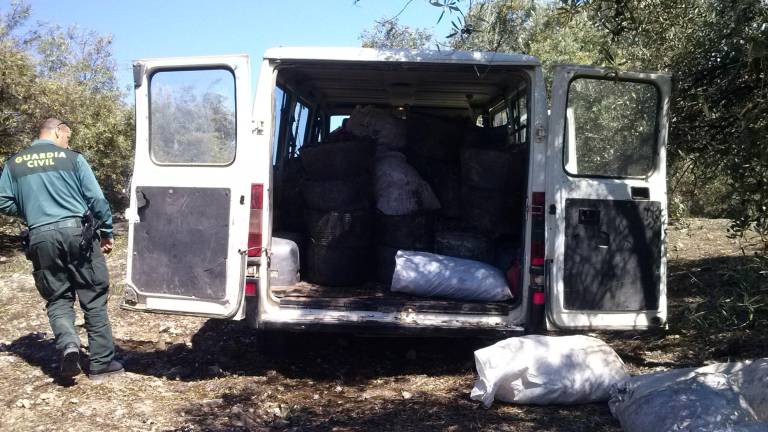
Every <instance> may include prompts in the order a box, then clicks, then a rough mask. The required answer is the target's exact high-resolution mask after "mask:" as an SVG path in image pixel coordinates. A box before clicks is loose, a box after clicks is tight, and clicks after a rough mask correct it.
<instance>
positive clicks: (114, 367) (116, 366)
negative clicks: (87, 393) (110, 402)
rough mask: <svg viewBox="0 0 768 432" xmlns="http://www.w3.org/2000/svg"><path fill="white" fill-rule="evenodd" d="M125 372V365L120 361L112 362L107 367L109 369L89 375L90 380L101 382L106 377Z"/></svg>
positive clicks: (99, 370)
mask: <svg viewBox="0 0 768 432" xmlns="http://www.w3.org/2000/svg"><path fill="white" fill-rule="evenodd" d="M123 372H125V369H123V364H122V363H120V362H119V361H116V360H112V361H111V362H110V363H109V365H107V367H104V368H101V369H96V370H92V371H91V373H89V374H88V378H90V379H91V380H93V381H101V380H102V379H104V378H106V377H110V376H114V375H120V374H122V373H123Z"/></svg>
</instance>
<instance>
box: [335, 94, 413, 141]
mask: <svg viewBox="0 0 768 432" xmlns="http://www.w3.org/2000/svg"><path fill="white" fill-rule="evenodd" d="M346 129H347V131H349V132H350V133H351V134H353V135H355V136H358V137H367V138H372V139H373V140H374V141H376V144H378V145H380V146H385V147H388V148H390V149H394V150H398V149H402V148H403V147H405V144H406V140H407V138H406V129H405V122H404V121H403V120H401V119H399V118H397V117H395V116H393V115H392V114H391V113H390V112H389V111H387V110H385V109H379V108H376V107H374V106H372V105H366V106H363V107H361V106H357V107H355V109H354V110H353V111H352V114H350V116H349V119H348V120H347V123H346Z"/></svg>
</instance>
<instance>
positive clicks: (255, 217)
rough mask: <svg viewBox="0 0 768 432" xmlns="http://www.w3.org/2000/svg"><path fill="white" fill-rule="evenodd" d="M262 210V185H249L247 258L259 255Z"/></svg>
mask: <svg viewBox="0 0 768 432" xmlns="http://www.w3.org/2000/svg"><path fill="white" fill-rule="evenodd" d="M263 208H264V185H262V184H252V185H251V218H250V221H249V223H248V256H249V257H255V256H260V255H261V216H262V211H263Z"/></svg>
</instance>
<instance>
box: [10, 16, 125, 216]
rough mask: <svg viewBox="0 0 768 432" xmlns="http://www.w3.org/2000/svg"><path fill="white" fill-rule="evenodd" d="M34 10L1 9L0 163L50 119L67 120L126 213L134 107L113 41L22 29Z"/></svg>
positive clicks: (81, 34) (75, 145)
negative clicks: (118, 72) (119, 76)
mask: <svg viewBox="0 0 768 432" xmlns="http://www.w3.org/2000/svg"><path fill="white" fill-rule="evenodd" d="M30 12H31V9H30V7H29V6H28V5H26V4H24V3H13V4H11V8H10V10H9V11H7V12H5V13H1V14H0V64H2V65H3V66H2V68H0V160H3V159H5V158H6V157H8V156H10V155H11V154H13V153H15V152H17V151H18V150H20V149H21V148H23V147H24V146H26V145H28V144H29V143H30V142H31V141H32V140H33V139H34V138H35V136H36V135H37V127H38V125H39V124H40V122H42V120H44V119H45V118H48V117H59V118H62V119H66V120H67V121H68V122H69V124H70V125H71V126H72V129H73V134H72V140H71V145H72V147H73V148H74V149H76V150H79V151H81V152H82V153H83V154H84V155H85V157H86V158H87V159H88V161H89V163H90V164H91V166H92V167H93V170H94V173H95V174H96V177H97V178H98V180H99V183H100V184H101V186H102V189H103V190H104V193H105V195H106V196H107V198H108V199H109V200H110V203H111V204H112V207H113V209H114V210H116V211H121V210H122V209H123V208H125V207H126V206H127V200H126V197H125V194H124V193H123V192H122V190H123V189H124V187H125V186H126V183H127V178H128V177H129V176H130V171H131V167H132V157H133V141H134V140H133V111H132V109H131V108H130V107H128V106H126V105H125V104H124V103H123V102H122V95H121V94H120V92H119V91H118V89H117V86H116V80H115V65H114V60H113V58H112V51H111V46H112V38H111V36H102V35H98V34H96V33H93V32H82V31H78V30H76V29H74V28H69V29H62V28H61V27H59V26H55V25H51V26H45V25H43V26H38V27H37V29H36V30H35V31H32V32H30V33H27V34H23V35H20V34H17V31H18V29H20V28H21V26H22V25H23V24H24V22H25V20H27V19H29V17H30Z"/></svg>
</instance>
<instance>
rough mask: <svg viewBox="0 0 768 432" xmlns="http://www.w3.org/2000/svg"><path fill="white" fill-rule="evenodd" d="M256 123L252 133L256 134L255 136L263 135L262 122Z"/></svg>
mask: <svg viewBox="0 0 768 432" xmlns="http://www.w3.org/2000/svg"><path fill="white" fill-rule="evenodd" d="M254 123H256V127H255V128H253V132H255V133H256V135H264V121H262V120H259V121H257V122H254Z"/></svg>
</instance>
